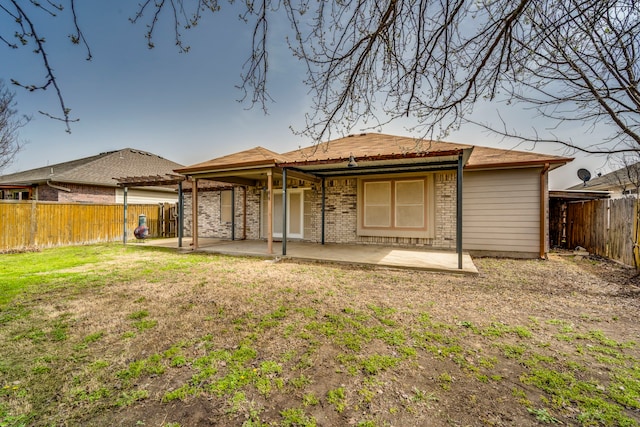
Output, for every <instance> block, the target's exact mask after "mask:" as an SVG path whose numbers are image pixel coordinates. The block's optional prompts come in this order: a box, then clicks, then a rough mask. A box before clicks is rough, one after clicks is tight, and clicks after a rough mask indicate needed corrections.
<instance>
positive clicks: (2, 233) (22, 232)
mask: <svg viewBox="0 0 640 427" xmlns="http://www.w3.org/2000/svg"><path fill="white" fill-rule="evenodd" d="M141 214H143V215H146V217H147V226H148V227H149V236H150V237H157V236H162V235H164V230H165V229H166V226H165V224H163V222H162V221H161V218H165V217H166V216H167V215H166V208H165V207H164V206H163V205H158V204H155V205H128V206H127V239H135V237H134V235H133V230H135V228H136V227H137V226H138V216H139V215H141ZM123 229H124V207H123V205H116V204H104V205H103V204H100V205H97V204H80V203H59V202H39V201H0V251H8V250H19V249H23V248H33V247H38V248H46V247H53V246H64V245H74V244H85V243H98V242H112V241H116V240H122V237H123Z"/></svg>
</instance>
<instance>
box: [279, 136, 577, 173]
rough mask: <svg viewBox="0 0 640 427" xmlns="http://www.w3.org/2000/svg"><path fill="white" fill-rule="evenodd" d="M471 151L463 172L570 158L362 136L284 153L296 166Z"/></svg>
mask: <svg viewBox="0 0 640 427" xmlns="http://www.w3.org/2000/svg"><path fill="white" fill-rule="evenodd" d="M469 148H473V151H472V152H471V156H470V157H469V161H468V162H467V164H466V166H465V169H487V168H498V167H519V166H531V165H539V164H545V163H549V164H550V165H551V168H552V169H553V168H554V167H558V166H561V165H563V164H565V163H568V162H570V161H571V160H573V159H571V158H567V157H560V156H552V155H548V154H540V153H535V152H531V151H516V150H504V149H500V148H490V147H482V146H479V145H468V144H458V143H453V142H444V141H430V140H422V139H417V138H411V137H404V136H395V135H386V134H381V133H363V134H360V135H350V136H347V137H344V138H339V139H335V140H333V141H329V142H323V143H321V144H318V145H316V146H311V147H306V148H301V149H299V150H295V151H291V152H289V153H285V154H284V155H285V156H287V157H291V158H293V159H295V161H296V162H300V161H304V162H307V163H308V162H318V161H322V160H324V161H326V160H329V159H341V160H343V159H348V158H349V156H350V155H351V154H353V156H354V157H355V158H356V159H360V158H363V157H365V158H376V157H380V158H385V157H387V158H389V157H393V156H397V157H410V156H411V155H416V154H425V153H430V154H433V155H439V154H440V155H444V154H445V153H447V152H453V151H456V150H464V149H469Z"/></svg>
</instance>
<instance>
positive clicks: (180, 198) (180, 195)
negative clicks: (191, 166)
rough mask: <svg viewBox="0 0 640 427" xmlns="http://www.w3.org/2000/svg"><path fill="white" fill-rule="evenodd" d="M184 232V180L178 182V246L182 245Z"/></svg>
mask: <svg viewBox="0 0 640 427" xmlns="http://www.w3.org/2000/svg"><path fill="white" fill-rule="evenodd" d="M183 233H184V193H183V192H182V181H180V182H179V183H178V247H179V248H181V247H182V236H183Z"/></svg>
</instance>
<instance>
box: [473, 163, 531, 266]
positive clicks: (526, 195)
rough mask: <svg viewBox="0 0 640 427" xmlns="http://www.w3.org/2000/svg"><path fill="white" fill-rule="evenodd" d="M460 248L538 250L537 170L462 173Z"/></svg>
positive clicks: (519, 251) (500, 251) (503, 250)
mask: <svg viewBox="0 0 640 427" xmlns="http://www.w3.org/2000/svg"><path fill="white" fill-rule="evenodd" d="M462 209H463V222H462V224H463V247H464V249H465V250H471V251H487V252H495V253H506V252H513V253H529V254H532V255H533V254H536V253H538V252H539V250H540V169H535V168H527V169H511V170H492V171H465V173H464V182H463V204H462Z"/></svg>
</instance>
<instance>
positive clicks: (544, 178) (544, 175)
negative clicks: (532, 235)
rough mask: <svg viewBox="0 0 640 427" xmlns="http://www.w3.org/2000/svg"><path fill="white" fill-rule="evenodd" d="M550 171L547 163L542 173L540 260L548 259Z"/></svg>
mask: <svg viewBox="0 0 640 427" xmlns="http://www.w3.org/2000/svg"><path fill="white" fill-rule="evenodd" d="M549 169H550V165H549V163H545V164H544V166H543V167H542V170H541V171H540V258H546V257H547V242H546V236H547V234H546V233H545V231H546V228H547V215H546V207H547V198H546V197H545V188H546V187H547V172H549Z"/></svg>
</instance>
